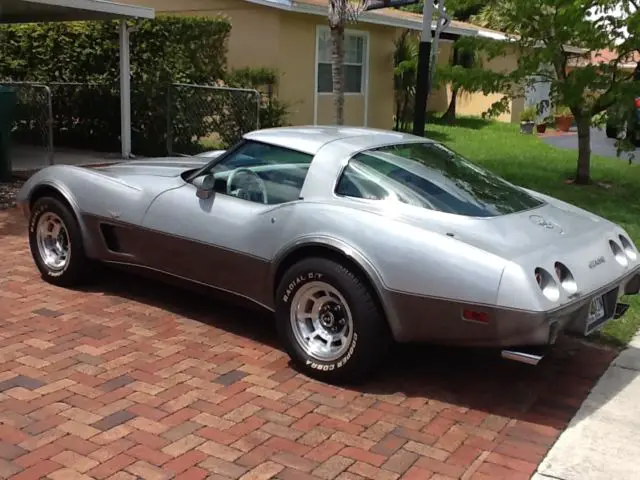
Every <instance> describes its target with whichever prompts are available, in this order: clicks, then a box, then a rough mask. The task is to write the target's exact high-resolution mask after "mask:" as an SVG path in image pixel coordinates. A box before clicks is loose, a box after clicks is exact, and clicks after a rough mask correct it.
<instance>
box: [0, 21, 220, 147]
mask: <svg viewBox="0 0 640 480" xmlns="http://www.w3.org/2000/svg"><path fill="white" fill-rule="evenodd" d="M132 24H134V22H132ZM135 25H136V26H137V30H136V31H135V32H134V33H132V34H131V75H132V76H131V89H132V91H131V102H132V125H133V132H132V143H133V145H132V146H133V150H134V152H136V153H139V154H142V155H152V154H160V153H163V152H164V151H165V145H166V134H167V128H166V126H167V91H168V88H169V84H171V83H190V84H211V83H212V82H214V81H216V80H218V79H223V78H225V77H226V74H227V72H226V67H227V65H226V56H227V55H226V54H227V40H228V37H229V34H230V31H231V24H230V23H229V21H228V20H227V19H226V18H223V17H218V18H210V17H172V16H165V17H159V18H157V19H155V20H144V21H137V22H135ZM0 45H2V54H1V55H0V79H3V80H5V81H6V80H11V81H32V82H40V83H45V84H47V85H49V86H50V88H51V89H52V93H53V96H52V98H53V110H54V138H55V142H56V145H57V146H61V145H66V146H73V147H77V148H91V149H94V150H103V151H118V150H119V144H120V108H119V49H118V24H117V22H111V21H110V22H71V23H57V22H52V23H44V24H26V25H9V26H3V27H1V28H0ZM56 82H65V83H68V82H78V83H81V84H83V85H56ZM86 84H93V85H92V86H87V85H86ZM32 110H33V109H28V108H25V109H24V110H21V111H19V112H18V115H19V117H21V118H18V119H17V123H16V125H17V126H16V131H15V132H14V134H15V135H16V136H17V137H18V140H22V141H29V140H31V141H34V142H39V141H41V138H42V137H41V132H40V131H39V130H38V128H34V126H33V123H34V122H33V121H30V117H28V116H27V115H32ZM180 111H181V110H180V109H176V113H174V114H173V115H172V117H171V121H172V124H173V126H174V129H175V130H177V131H180V132H182V135H184V138H185V141H186V142H187V143H189V142H191V140H192V138H193V137H194V135H192V134H196V133H198V132H193V128H192V125H194V124H198V123H199V122H197V121H195V122H194V119H193V118H188V116H187V115H180ZM21 112H24V113H21ZM186 113H189V114H190V115H192V114H193V112H186ZM31 118H32V117H31Z"/></svg>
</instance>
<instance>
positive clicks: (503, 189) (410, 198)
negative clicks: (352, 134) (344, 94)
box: [336, 143, 543, 217]
mask: <svg viewBox="0 0 640 480" xmlns="http://www.w3.org/2000/svg"><path fill="white" fill-rule="evenodd" d="M336 193H337V194H338V195H344V196H350V197H356V198H366V199H373V200H382V201H397V202H402V203H405V204H410V205H414V206H418V207H423V208H429V209H432V210H439V211H443V212H448V213H453V214H457V215H466V216H473V217H493V216H498V215H505V214H508V213H514V212H520V211H523V210H528V209H531V208H534V207H537V206H540V205H542V204H543V202H542V201H540V200H538V199H536V198H534V197H532V196H531V195H529V194H528V193H526V192H525V191H524V190H522V189H520V188H518V187H516V186H514V185H511V184H509V183H508V182H506V181H505V180H502V179H501V178H500V177H498V176H496V175H494V174H492V173H491V172H489V171H488V170H485V169H483V168H481V167H479V166H477V165H475V164H473V163H471V162H470V161H469V160H466V159H465V158H463V157H462V156H460V155H458V154H457V153H455V152H453V151H451V150H449V149H448V148H447V147H445V146H443V145H440V144H437V143H404V144H397V145H391V146H385V147H380V148H376V149H372V150H367V151H364V152H361V153H359V154H357V155H355V156H354V157H353V158H352V159H351V160H350V161H349V164H348V166H347V168H346V169H345V171H344V173H343V174H342V176H341V178H340V180H339V182H338V185H337V186H336Z"/></svg>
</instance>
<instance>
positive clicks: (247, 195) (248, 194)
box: [227, 167, 269, 203]
mask: <svg viewBox="0 0 640 480" xmlns="http://www.w3.org/2000/svg"><path fill="white" fill-rule="evenodd" d="M242 174H245V175H248V176H249V177H251V178H247V177H245V179H246V180H248V183H249V187H248V188H247V187H245V188H242V186H239V187H238V189H237V193H236V194H234V193H232V192H233V181H234V180H237V178H242V177H241V175H242ZM252 180H253V182H255V183H257V185H256V186H257V187H258V190H259V193H260V195H261V197H262V203H269V202H268V200H267V186H266V184H265V183H264V180H262V178H260V175H258V174H257V173H256V172H254V171H253V170H249V169H248V168H244V167H240V168H236V169H235V170H233V171H232V172H231V173H230V174H229V177H228V178H227V194H228V195H233V196H235V197H238V198H243V199H245V200H249V201H254V200H253V199H252V194H253V193H256V191H255V190H254V189H251V187H252V186H253V185H251V183H252Z"/></svg>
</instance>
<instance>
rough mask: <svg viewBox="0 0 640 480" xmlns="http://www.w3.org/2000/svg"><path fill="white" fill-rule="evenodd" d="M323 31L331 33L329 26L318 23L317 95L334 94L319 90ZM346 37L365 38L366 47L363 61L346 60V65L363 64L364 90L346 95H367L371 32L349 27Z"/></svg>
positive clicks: (362, 81)
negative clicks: (349, 61) (351, 61)
mask: <svg viewBox="0 0 640 480" xmlns="http://www.w3.org/2000/svg"><path fill="white" fill-rule="evenodd" d="M322 33H327V34H330V31H329V27H327V26H325V25H318V26H317V28H316V55H315V67H316V68H315V70H316V72H315V73H316V78H315V82H314V83H315V92H316V95H332V92H319V91H318V70H319V68H318V67H319V65H320V63H323V62H320V35H321V34H322ZM344 34H345V37H346V36H347V35H348V36H351V37H361V38H363V39H364V49H363V52H362V57H363V58H362V63H348V62H345V65H356V66H361V67H362V78H361V82H360V83H361V85H362V91H361V92H345V95H366V94H367V90H368V87H369V85H368V79H369V32H367V31H364V30H349V29H345V31H344Z"/></svg>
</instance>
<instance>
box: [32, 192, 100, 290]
mask: <svg viewBox="0 0 640 480" xmlns="http://www.w3.org/2000/svg"><path fill="white" fill-rule="evenodd" d="M29 247H30V249H31V255H32V256H33V260H34V261H35V264H36V266H37V267H38V270H39V271H40V274H41V275H42V278H43V279H44V280H46V281H47V282H49V283H52V284H54V285H58V286H63V287H71V286H74V285H78V284H80V283H82V282H83V281H84V280H85V279H86V273H87V270H88V266H89V265H88V263H89V261H88V259H87V258H86V256H85V253H84V247H83V242H82V234H81V232H80V228H79V227H78V223H77V221H76V219H75V217H74V215H73V213H72V211H71V210H70V208H69V207H68V206H67V205H66V204H65V203H63V202H62V201H60V200H59V199H57V198H54V197H42V198H39V199H38V200H36V202H35V203H34V205H33V208H32V210H31V215H30V218H29Z"/></svg>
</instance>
